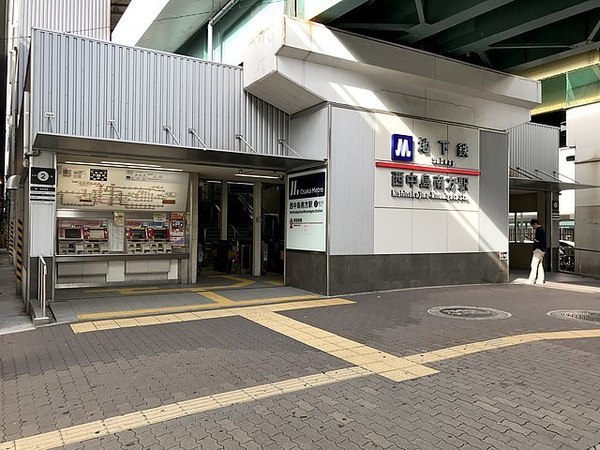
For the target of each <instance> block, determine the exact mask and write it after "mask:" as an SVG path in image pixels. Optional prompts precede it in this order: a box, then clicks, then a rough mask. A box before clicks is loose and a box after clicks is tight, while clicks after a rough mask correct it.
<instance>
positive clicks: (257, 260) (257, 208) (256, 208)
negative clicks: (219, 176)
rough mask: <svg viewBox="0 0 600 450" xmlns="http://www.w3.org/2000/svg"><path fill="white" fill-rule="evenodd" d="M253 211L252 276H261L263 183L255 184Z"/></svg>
mask: <svg viewBox="0 0 600 450" xmlns="http://www.w3.org/2000/svg"><path fill="white" fill-rule="evenodd" d="M252 210H253V212H254V221H253V224H252V275H254V276H255V277H259V276H260V271H261V270H260V269H261V267H262V183H260V182H257V183H254V186H253V202H252Z"/></svg>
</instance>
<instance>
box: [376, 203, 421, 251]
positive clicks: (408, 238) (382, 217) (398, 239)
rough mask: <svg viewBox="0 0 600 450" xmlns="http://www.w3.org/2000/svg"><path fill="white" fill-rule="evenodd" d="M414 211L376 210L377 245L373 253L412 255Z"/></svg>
mask: <svg viewBox="0 0 600 450" xmlns="http://www.w3.org/2000/svg"><path fill="white" fill-rule="evenodd" d="M412 216H413V211H412V210H411V209H395V208H393V209H392V208H375V243H374V248H373V253H375V254H384V255H385V254H391V253H412V251H413V238H412V236H413V218H412Z"/></svg>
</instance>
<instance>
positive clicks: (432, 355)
mask: <svg viewBox="0 0 600 450" xmlns="http://www.w3.org/2000/svg"><path fill="white" fill-rule="evenodd" d="M585 338H600V329H591V330H589V329H588V330H573V331H556V332H548V333H527V334H518V335H516V336H506V337H501V338H497V339H489V340H487V341H481V342H473V343H470V344H464V345H456V346H454V347H449V348H445V349H443V350H436V351H433V352H427V353H422V354H420V355H414V356H409V357H408V358H409V359H410V360H412V361H414V362H416V363H419V364H427V363H431V362H436V361H442V360H446V359H451V358H457V357H459V356H466V355H471V354H473V353H479V352H484V351H488V350H496V349H499V348H504V347H511V346H514V345H520V344H527V343H530V342H538V341H552V340H561V339H585Z"/></svg>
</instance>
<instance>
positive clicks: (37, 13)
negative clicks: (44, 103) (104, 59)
mask: <svg viewBox="0 0 600 450" xmlns="http://www.w3.org/2000/svg"><path fill="white" fill-rule="evenodd" d="M11 6H12V11H11V13H12V14H11V16H12V17H11V18H9V20H11V22H12V26H13V28H12V30H9V33H11V32H12V35H10V34H9V47H10V48H11V49H13V48H15V47H16V48H17V49H18V54H19V74H18V83H19V87H20V90H21V93H20V94H19V109H20V107H21V98H22V90H23V89H24V85H25V76H26V72H27V70H26V66H27V62H28V59H29V48H30V44H31V39H32V29H33V28H43V29H47V30H55V31H63V32H67V33H73V34H78V35H81V36H88V37H93V38H97V39H105V40H108V39H110V0H12V4H11Z"/></svg>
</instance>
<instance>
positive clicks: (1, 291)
mask: <svg viewBox="0 0 600 450" xmlns="http://www.w3.org/2000/svg"><path fill="white" fill-rule="evenodd" d="M33 328H34V327H33V323H32V321H31V319H30V317H29V316H28V315H27V314H25V305H24V303H23V301H22V300H21V299H20V298H19V297H18V296H17V294H16V292H15V271H14V270H13V267H12V264H11V262H10V257H9V255H8V253H7V252H6V250H4V249H2V250H1V251H0V334H7V333H15V332H17V331H24V330H31V329H33Z"/></svg>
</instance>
